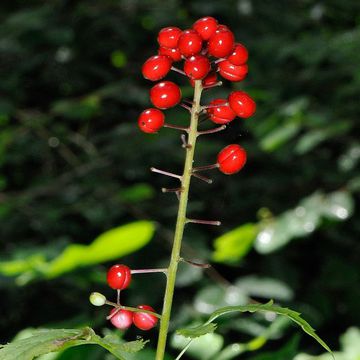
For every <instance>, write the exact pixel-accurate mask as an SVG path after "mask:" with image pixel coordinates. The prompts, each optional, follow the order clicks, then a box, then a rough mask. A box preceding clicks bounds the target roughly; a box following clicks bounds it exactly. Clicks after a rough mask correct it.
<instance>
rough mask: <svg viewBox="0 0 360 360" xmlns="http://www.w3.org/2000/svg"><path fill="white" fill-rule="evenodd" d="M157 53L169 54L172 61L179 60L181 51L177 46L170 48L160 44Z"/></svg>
mask: <svg viewBox="0 0 360 360" xmlns="http://www.w3.org/2000/svg"><path fill="white" fill-rule="evenodd" d="M159 55H166V56H169V57H170V58H171V59H172V60H173V61H180V60H181V52H180V50H179V49H178V48H173V49H170V48H166V47H163V46H160V47H159Z"/></svg>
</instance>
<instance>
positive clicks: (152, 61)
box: [142, 55, 172, 81]
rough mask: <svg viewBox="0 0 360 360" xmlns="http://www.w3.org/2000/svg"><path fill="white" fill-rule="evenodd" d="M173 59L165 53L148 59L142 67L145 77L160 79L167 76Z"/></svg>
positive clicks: (154, 79) (152, 79) (153, 79)
mask: <svg viewBox="0 0 360 360" xmlns="http://www.w3.org/2000/svg"><path fill="white" fill-rule="evenodd" d="M171 65H172V60H171V58H169V57H168V56H165V55H155V56H152V57H151V58H149V59H147V60H146V61H145V63H144V65H143V67H142V74H143V76H144V78H145V79H148V80H151V81H158V80H160V79H162V78H163V77H165V76H166V75H167V73H168V72H169V71H170V69H171Z"/></svg>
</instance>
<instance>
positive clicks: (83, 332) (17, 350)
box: [0, 327, 147, 360]
mask: <svg viewBox="0 0 360 360" xmlns="http://www.w3.org/2000/svg"><path fill="white" fill-rule="evenodd" d="M146 342H147V341H144V340H137V341H131V342H129V343H121V342H120V339H118V338H116V337H114V336H106V337H104V338H101V337H100V336H98V335H96V334H95V332H94V330H92V329H91V328H88V327H87V328H84V329H40V330H34V331H33V332H32V334H31V335H30V336H29V337H27V338H25V339H24V338H23V339H19V340H15V341H13V342H12V343H9V344H7V345H2V346H1V348H0V359H1V360H32V359H34V358H35V357H37V356H40V355H44V354H48V353H51V352H57V351H61V350H64V349H67V348H70V347H73V346H79V345H87V344H97V345H100V346H102V347H103V348H105V349H107V350H108V351H109V352H111V353H112V354H113V355H115V356H116V357H117V358H118V359H120V360H127V359H128V357H127V356H126V353H134V352H137V351H140V350H141V349H142V348H143V347H144V345H145V344H146Z"/></svg>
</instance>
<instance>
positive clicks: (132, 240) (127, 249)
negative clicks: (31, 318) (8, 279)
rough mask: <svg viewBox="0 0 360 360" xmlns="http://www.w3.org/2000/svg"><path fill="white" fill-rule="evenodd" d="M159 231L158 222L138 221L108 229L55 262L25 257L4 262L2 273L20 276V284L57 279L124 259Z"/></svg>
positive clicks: (72, 247)
mask: <svg viewBox="0 0 360 360" xmlns="http://www.w3.org/2000/svg"><path fill="white" fill-rule="evenodd" d="M154 231H155V226H154V223H152V222H149V221H137V222H133V223H130V224H126V225H122V226H119V227H117V228H114V229H111V230H108V231H106V232H104V233H103V234H101V235H99V236H98V237H97V238H96V239H95V240H94V241H93V242H92V243H91V244H89V245H80V244H70V245H68V246H67V247H66V248H65V249H64V250H63V252H62V253H61V254H60V255H59V256H58V257H56V258H55V259H53V260H51V261H46V259H45V257H44V256H43V255H41V254H38V255H34V256H30V257H27V258H25V259H14V260H10V261H3V262H0V273H2V274H4V275H6V276H16V275H21V276H20V277H18V279H17V280H18V283H19V284H21V285H24V284H26V283H27V282H29V281H30V280H33V279H34V278H36V277H41V276H45V277H47V278H56V277H58V276H60V275H62V274H64V273H66V272H69V271H72V270H75V269H77V268H79V267H83V266H89V265H94V264H98V263H102V262H105V261H110V260H113V259H117V258H120V257H122V256H125V255H128V254H131V253H133V252H135V251H137V250H139V249H141V248H142V247H144V246H145V245H146V244H147V243H148V242H149V241H150V240H151V238H152V236H153V234H154Z"/></svg>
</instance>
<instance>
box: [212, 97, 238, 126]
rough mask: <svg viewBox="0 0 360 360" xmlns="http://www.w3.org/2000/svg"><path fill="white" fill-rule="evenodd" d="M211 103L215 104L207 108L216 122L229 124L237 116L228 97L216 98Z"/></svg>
mask: <svg viewBox="0 0 360 360" xmlns="http://www.w3.org/2000/svg"><path fill="white" fill-rule="evenodd" d="M209 105H211V106H214V107H211V108H209V109H207V113H208V114H209V116H210V120H211V121H212V122H214V123H215V124H227V123H229V122H230V121H232V120H234V119H235V117H236V114H235V113H234V112H233V111H232V110H231V108H230V106H229V104H228V102H227V100H226V99H214V100H212V101H211V103H210V104H209ZM216 105H219V106H216Z"/></svg>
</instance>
